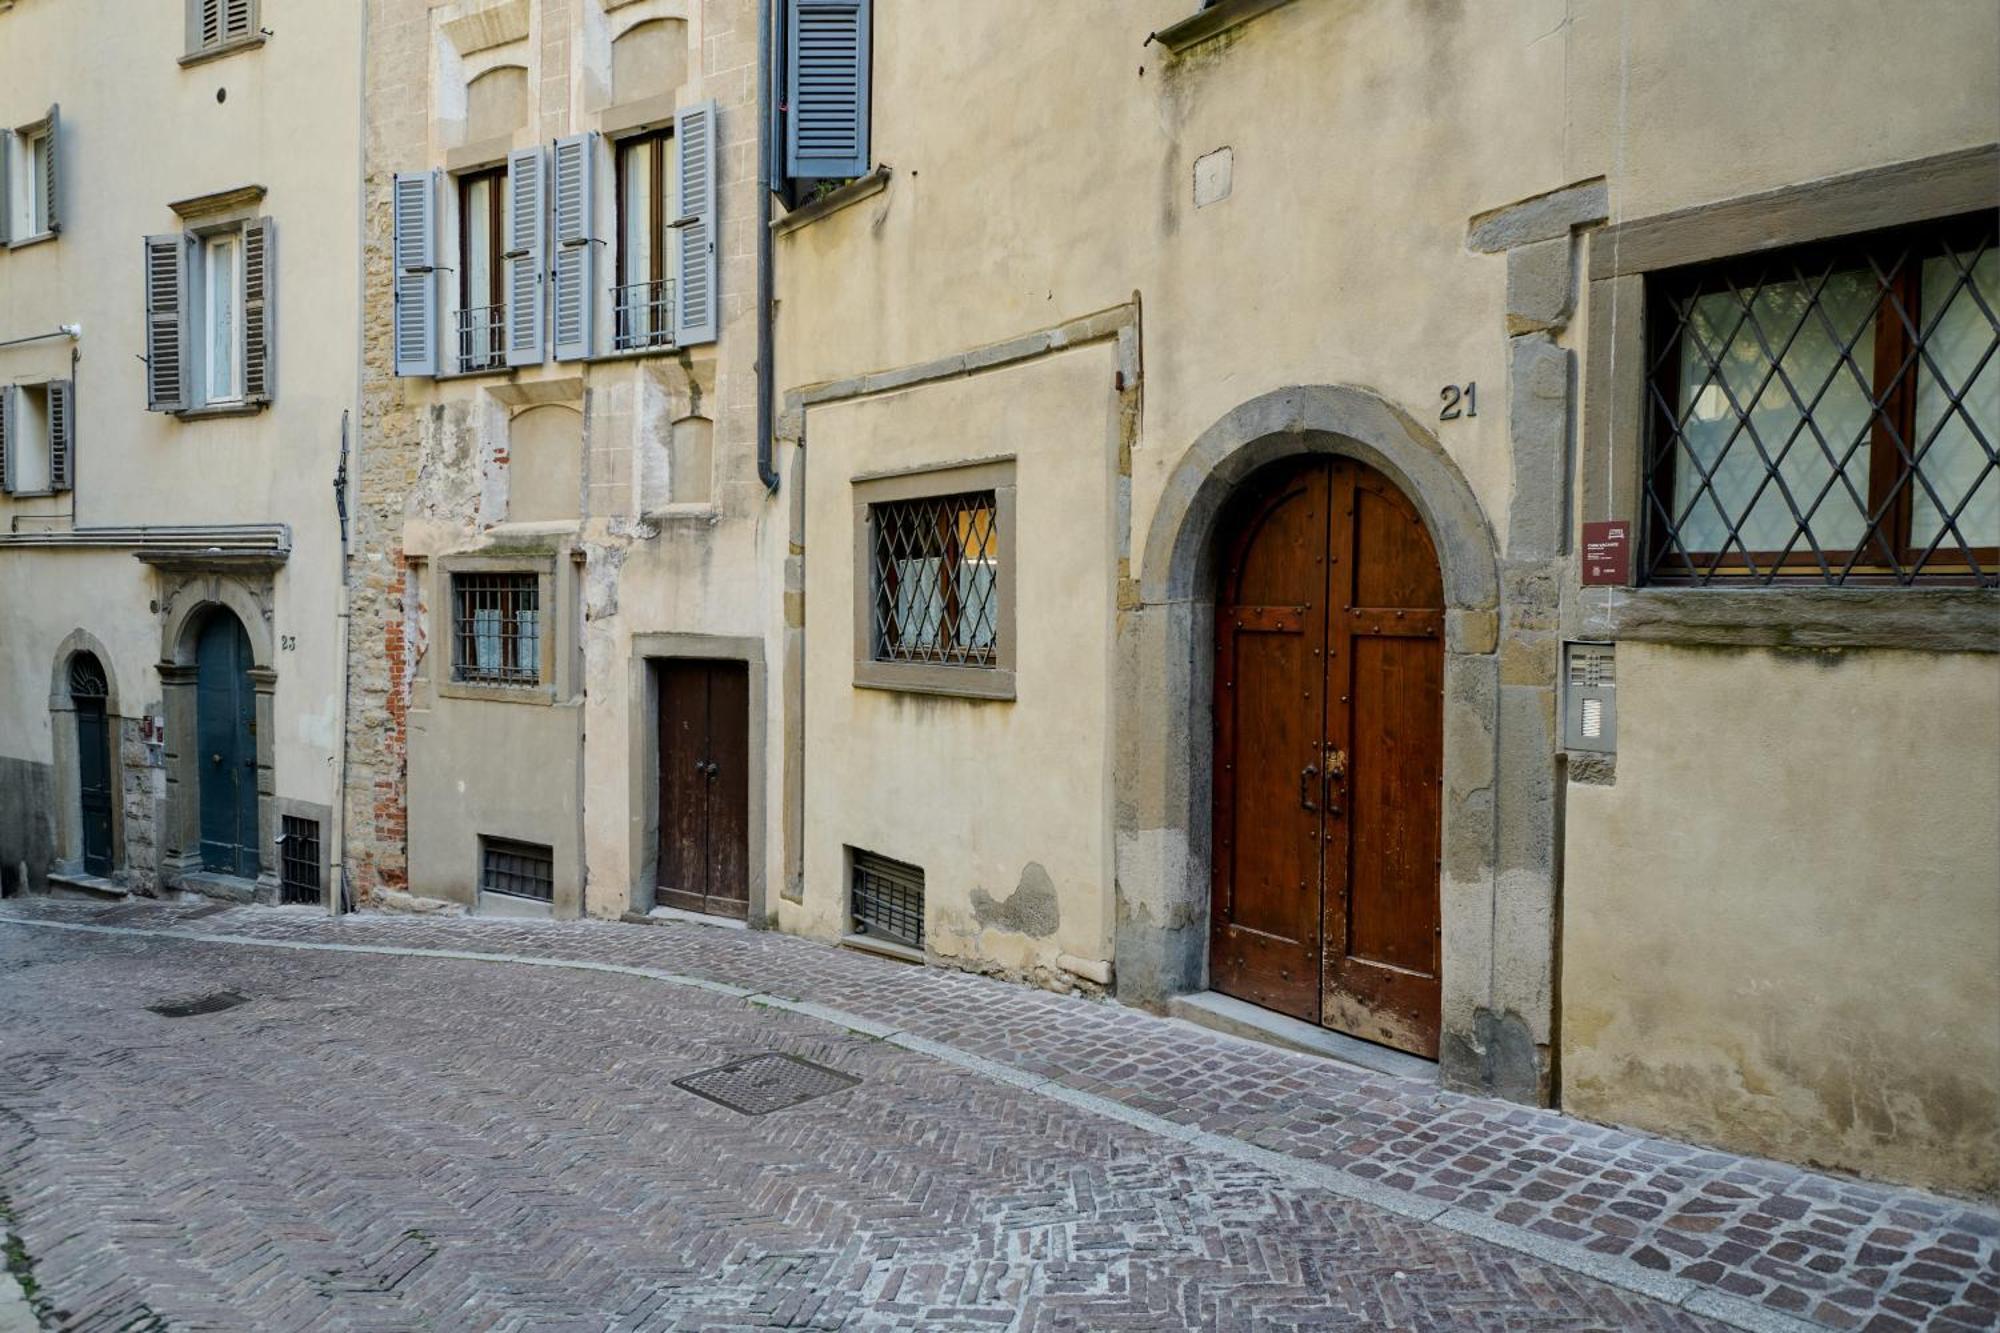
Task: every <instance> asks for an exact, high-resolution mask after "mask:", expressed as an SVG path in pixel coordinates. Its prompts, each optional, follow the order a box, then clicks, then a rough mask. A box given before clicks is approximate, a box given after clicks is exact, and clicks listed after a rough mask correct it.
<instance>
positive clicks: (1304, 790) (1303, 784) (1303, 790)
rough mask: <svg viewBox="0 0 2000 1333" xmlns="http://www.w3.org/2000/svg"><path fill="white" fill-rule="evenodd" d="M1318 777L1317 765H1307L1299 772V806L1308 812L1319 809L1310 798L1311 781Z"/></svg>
mask: <svg viewBox="0 0 2000 1333" xmlns="http://www.w3.org/2000/svg"><path fill="white" fill-rule="evenodd" d="M1318 776H1319V765H1317V764H1307V765H1306V766H1305V767H1304V768H1302V769H1300V770H1299V804H1300V805H1302V806H1304V807H1305V808H1306V809H1308V810H1317V809H1319V806H1318V804H1316V803H1315V802H1314V801H1313V798H1312V789H1313V779H1314V778H1316V777H1318Z"/></svg>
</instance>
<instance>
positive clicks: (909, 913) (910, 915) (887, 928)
mask: <svg viewBox="0 0 2000 1333" xmlns="http://www.w3.org/2000/svg"><path fill="white" fill-rule="evenodd" d="M850 854H851V858H852V862H853V866H854V882H853V884H852V886H851V898H852V901H851V902H850V904H849V907H850V911H851V912H852V914H853V918H854V933H855V934H857V935H865V936H868V937H869V938H870V939H879V940H886V941H888V942H889V943H891V944H900V945H903V946H905V947H906V948H911V949H921V948H923V947H924V872H923V871H922V869H920V868H919V867H917V866H913V865H905V864H904V863H903V862H901V861H892V860H890V859H889V858H888V857H886V856H877V855H876V854H875V853H873V852H864V851H861V850H859V849H851V852H850Z"/></svg>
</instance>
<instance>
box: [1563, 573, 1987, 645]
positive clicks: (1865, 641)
mask: <svg viewBox="0 0 2000 1333" xmlns="http://www.w3.org/2000/svg"><path fill="white" fill-rule="evenodd" d="M1581 609H1582V612H1583V616H1582V620H1583V624H1582V626H1581V627H1580V628H1581V632H1582V634H1583V636H1584V637H1587V638H1605V639H1612V640H1626V641H1634V642H1640V643H1664V644H1684V645H1695V646H1702V645H1707V646H1717V647H1745V648H1907V649H1911V650H1913V651H1917V652H1971V653H2000V589H1993V588H1902V587H1879V588H1755V589H1751V588H1585V589H1584V590H1583V595H1582V599H1581Z"/></svg>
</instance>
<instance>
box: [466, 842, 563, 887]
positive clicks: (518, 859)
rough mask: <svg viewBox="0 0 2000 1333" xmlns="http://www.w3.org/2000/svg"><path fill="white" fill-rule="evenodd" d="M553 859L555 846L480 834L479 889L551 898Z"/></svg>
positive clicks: (553, 870) (553, 884)
mask: <svg viewBox="0 0 2000 1333" xmlns="http://www.w3.org/2000/svg"><path fill="white" fill-rule="evenodd" d="M555 863H556V857H555V849H554V848H552V847H545V846H543V845H541V844H540V843H533V842H515V841H514V840H513V839H511V838H481V839H480V840H479V889H480V892H482V893H501V894H505V895H507V896H508V897H510V898H535V899H539V900H540V901H542V902H545V903H546V902H553V901H554V900H555V896H556V890H555Z"/></svg>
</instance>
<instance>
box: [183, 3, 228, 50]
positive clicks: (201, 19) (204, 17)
mask: <svg viewBox="0 0 2000 1333" xmlns="http://www.w3.org/2000/svg"><path fill="white" fill-rule="evenodd" d="M221 41H222V0H188V7H187V49H188V52H189V53H190V54H193V53H194V52H197V51H206V50H207V49H208V48H209V47H211V46H215V45H218V44H219V43H220V42H221Z"/></svg>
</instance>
